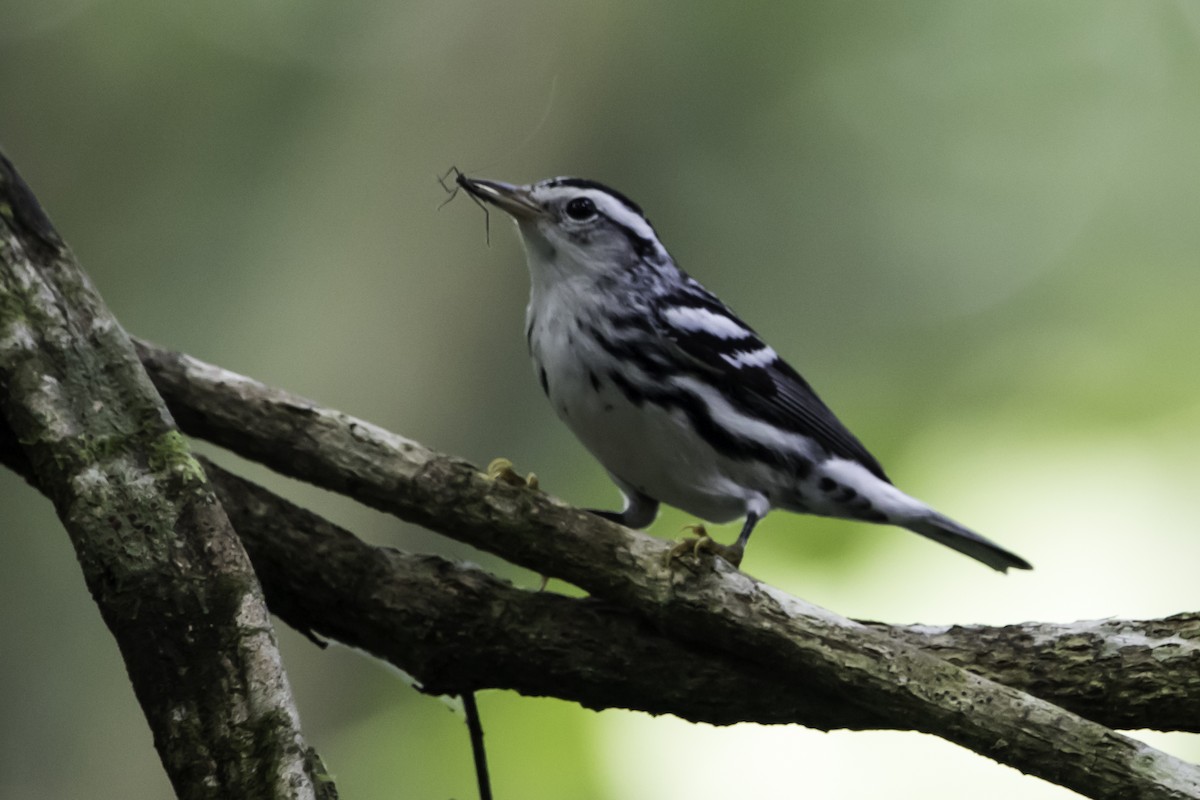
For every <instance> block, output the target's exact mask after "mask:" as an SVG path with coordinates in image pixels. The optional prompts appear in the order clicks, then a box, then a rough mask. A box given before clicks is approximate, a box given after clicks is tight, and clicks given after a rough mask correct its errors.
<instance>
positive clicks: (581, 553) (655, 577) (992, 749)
mask: <svg viewBox="0 0 1200 800" xmlns="http://www.w3.org/2000/svg"><path fill="white" fill-rule="evenodd" d="M141 353H142V356H143V360H144V361H145V363H146V364H147V366H148V368H149V370H150V372H151V375H152V376H153V379H154V381H155V383H156V385H157V386H158V387H159V390H160V391H161V392H162V393H163V396H164V397H165V398H166V399H167V400H168V402H169V403H170V404H171V406H172V408H173V409H174V410H175V413H176V415H177V418H178V419H179V420H180V424H181V425H182V426H183V427H184V429H185V430H188V431H189V432H192V433H194V434H195V435H198V436H202V437H204V438H207V439H209V440H211V441H214V442H217V443H219V444H222V445H224V446H227V447H229V448H230V449H232V450H234V451H236V452H238V453H240V454H242V455H244V456H247V457H249V458H253V459H256V460H258V461H261V462H263V463H265V464H268V465H270V466H272V467H273V468H275V469H277V470H278V471H280V472H282V473H284V474H287V475H292V476H294V477H297V478H301V479H304V480H308V481H310V482H312V483H315V484H317V485H320V486H324V487H325V488H328V489H332V490H333V491H338V492H341V493H344V494H348V495H349V496H351V497H354V498H356V499H358V500H361V501H362V502H365V503H367V504H369V505H372V506H374V507H376V508H379V509H381V510H384V511H388V512H390V513H393V514H395V515H396V516H398V517H400V518H402V519H406V520H409V521H411V522H415V523H417V524H420V525H424V526H426V527H428V528H430V529H432V530H436V531H439V532H442V533H444V534H446V535H448V536H451V537H453V538H455V539H458V540H460V541H463V542H467V543H469V544H472V545H474V546H476V547H479V548H480V549H483V550H487V551H489V552H492V553H495V554H497V555H499V556H501V557H503V558H505V559H507V560H509V561H511V562H513V563H515V564H519V565H521V566H525V567H528V568H530V569H533V570H536V571H538V572H541V573H543V574H548V575H553V576H556V577H559V578H562V579H564V580H567V581H569V582H571V583H574V584H576V585H578V586H580V587H582V588H584V589H585V590H587V591H588V592H590V593H592V594H594V595H596V596H597V597H600V598H602V599H605V600H609V601H612V602H615V603H618V604H620V605H622V606H624V607H626V608H628V609H631V610H632V611H634V612H635V613H636V614H638V615H639V616H640V617H641V618H642V619H643V620H645V621H646V622H647V623H648V624H650V625H652V626H656V627H658V628H660V629H662V630H666V631H669V632H670V633H671V634H672V635H673V636H676V637H679V638H681V639H684V640H686V641H690V642H692V643H700V644H704V645H705V646H709V647H714V648H716V649H719V650H722V651H724V652H729V653H737V654H739V656H740V657H742V658H745V659H747V660H750V661H754V662H756V663H758V664H761V665H764V666H766V667H768V668H769V669H771V670H774V671H777V672H778V673H779V674H785V675H788V676H790V677H791V678H792V679H793V680H801V679H802V680H805V681H807V682H808V684H809V685H810V686H811V687H813V690H814V691H815V692H821V693H828V694H829V695H830V696H835V697H839V698H841V699H842V700H843V701H844V702H847V703H850V704H852V705H856V706H859V707H860V708H864V709H869V710H870V711H871V712H872V713H874V714H877V715H878V716H880V717H882V718H884V719H887V720H891V721H892V722H891V723H890V724H892V725H894V726H898V727H905V728H911V729H914V730H920V731H925V732H927V733H933V734H935V735H938V736H941V737H943V738H945V739H948V740H950V741H953V742H956V743H958V744H961V745H963V746H965V747H967V748H969V749H972V750H975V751H976V752H979V753H982V754H984V755H987V756H989V757H991V758H994V759H996V760H997V761H1000V762H1002V763H1006V764H1009V765H1011V766H1014V767H1016V768H1018V769H1020V770H1022V771H1024V772H1028V773H1030V774H1033V775H1037V776H1040V777H1043V778H1045V779H1047V780H1050V781H1052V782H1054V783H1058V784H1061V785H1063V786H1067V787H1069V788H1072V789H1075V790H1076V791H1079V792H1080V793H1082V794H1085V795H1087V796H1090V797H1105V798H1127V797H1147V798H1151V797H1153V798H1158V797H1163V798H1167V797H1171V798H1182V797H1200V771H1198V770H1197V768H1196V767H1194V766H1193V765H1190V764H1187V763H1186V762H1183V761H1181V760H1179V759H1176V758H1173V757H1171V756H1168V755H1166V754H1164V753H1162V752H1160V751H1157V750H1155V749H1153V748H1150V747H1148V746H1146V745H1144V744H1142V743H1140V742H1137V741H1135V740H1133V739H1130V738H1128V737H1125V736H1122V735H1120V734H1117V733H1115V732H1113V731H1112V730H1110V729H1108V728H1106V727H1104V726H1102V725H1099V724H1097V723H1094V722H1090V721H1088V720H1085V719H1083V718H1081V717H1079V716H1078V715H1076V714H1073V713H1071V712H1069V711H1066V710H1065V709H1062V708H1060V707H1058V706H1055V705H1053V704H1051V703H1048V702H1046V701H1044V700H1040V699H1038V698H1035V697H1033V696H1031V695H1028V694H1026V693H1023V692H1021V691H1018V690H1016V689H1013V688H1010V687H1006V686H1003V685H1000V684H997V683H995V682H994V681H989V680H987V679H986V678H983V677H980V676H978V675H974V674H972V673H970V672H968V671H966V670H963V669H961V668H959V667H957V666H955V665H953V664H951V663H949V662H948V661H945V660H942V659H939V658H937V657H936V656H934V655H932V654H930V653H929V652H926V651H924V650H921V649H918V648H916V647H913V646H911V645H909V644H907V643H905V642H904V641H902V640H901V639H900V638H898V637H894V636H890V635H887V634H883V633H880V632H877V631H874V630H871V629H870V628H868V627H866V626H864V625H861V624H859V623H856V622H853V621H852V620H848V619H846V618H843V617H840V616H838V615H836V614H833V613H831V612H829V611H826V610H824V609H821V608H818V607H815V606H812V605H811V604H808V603H805V602H803V601H800V600H798V599H796V598H793V597H789V596H787V595H785V594H783V593H781V592H779V591H777V590H775V589H773V588H771V587H769V586H765V585H763V584H760V583H757V582H755V581H754V580H752V579H751V578H749V577H748V576H746V575H743V574H741V573H738V572H736V571H735V570H733V569H731V568H729V567H728V566H727V565H725V564H724V562H719V561H718V562H716V568H715V569H713V568H711V567H708V566H696V567H695V569H694V571H691V570H689V569H687V568H684V566H675V567H674V568H668V567H667V566H665V565H664V562H663V556H664V554H665V551H666V549H667V547H668V545H666V544H664V543H663V542H661V541H659V540H656V539H654V538H652V537H649V536H645V535H643V534H638V533H636V532H632V531H628V530H626V529H624V528H621V527H620V526H617V525H613V524H611V523H608V522H606V521H604V520H602V519H599V518H597V517H595V516H592V515H589V514H587V513H585V512H582V511H580V510H578V509H574V508H571V507H569V506H566V505H564V504H562V503H561V502H558V501H556V500H554V499H552V498H550V497H548V496H546V495H544V494H541V493H540V492H536V491H532V490H530V489H527V488H525V487H522V486H513V485H509V484H507V483H503V482H494V481H490V480H488V479H487V478H486V477H485V476H483V475H481V474H480V473H479V472H478V470H477V469H475V468H474V467H472V466H471V465H470V464H467V463H466V462H463V461H461V460H459V459H454V458H450V457H447V456H444V455H441V454H438V453H435V452H433V451H431V450H429V449H427V448H425V447H423V446H421V445H420V444H418V443H416V442H413V441H411V440H408V439H405V438H403V437H400V436H397V435H395V434H391V433H388V432H386V431H384V430H382V429H380V428H378V427H376V426H373V425H370V424H369V423H365V422H363V421H361V420H357V419H354V418H352V417H349V416H347V415H344V414H340V413H338V412H335V411H331V410H328V409H323V408H320V407H319V406H317V405H315V404H313V403H311V402H309V401H307V400H304V399H303V398H299V397H296V396H293V395H289V394H287V393H286V392H282V391H280V390H277V389H271V388H269V387H266V386H263V385H261V384H259V383H257V382H255V381H253V380H251V379H248V378H245V377H242V376H239V375H236V374H234V373H230V372H228V371H226V370H222V369H220V368H218V367H214V366H212V365H208V364H204V363H203V362H200V361H197V360H195V359H191V358H189V357H186V356H183V355H180V354H175V353H169V352H165V351H162V350H157V349H155V348H152V347H149V346H142V348H141ZM800 676H803V677H802V678H801V677H800Z"/></svg>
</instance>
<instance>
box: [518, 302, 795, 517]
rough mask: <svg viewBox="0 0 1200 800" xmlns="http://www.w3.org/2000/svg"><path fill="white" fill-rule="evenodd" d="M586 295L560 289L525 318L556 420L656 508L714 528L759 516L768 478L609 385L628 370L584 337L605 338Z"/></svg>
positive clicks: (679, 420) (682, 420)
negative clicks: (596, 333) (751, 512)
mask: <svg viewBox="0 0 1200 800" xmlns="http://www.w3.org/2000/svg"><path fill="white" fill-rule="evenodd" d="M584 288H585V287H582V286H580V285H578V284H576V285H572V284H571V283H569V282H562V283H559V284H557V285H555V286H554V287H552V288H550V289H548V290H546V291H543V292H536V291H535V293H534V295H533V297H532V298H531V301H530V306H529V309H528V312H527V316H526V324H527V325H528V326H530V327H529V342H530V355H531V356H532V358H533V365H534V371H535V373H536V374H537V376H538V379H539V381H541V382H542V384H543V386H544V387H545V389H546V394H547V396H548V398H549V399H550V402H551V404H552V405H553V406H554V410H555V413H557V414H558V416H559V418H560V419H562V420H563V422H565V423H566V424H567V427H569V428H570V429H571V431H572V432H573V433H574V434H575V436H576V437H578V439H579V440H580V442H582V443H583V445H584V446H585V447H586V448H587V449H588V450H589V451H590V452H591V453H592V455H593V456H595V457H596V459H597V460H598V461H600V463H601V464H602V465H603V466H604V468H605V469H607V470H608V471H609V472H610V473H611V474H612V475H614V476H615V477H617V478H619V479H620V480H622V481H624V482H625V483H628V484H630V485H632V486H633V487H635V488H636V489H637V490H638V491H640V492H642V493H644V494H646V495H648V496H650V497H653V498H654V499H656V500H660V501H662V502H664V503H666V504H668V505H672V506H675V507H677V508H681V509H683V510H684V511H687V512H689V513H691V514H695V515H696V516H698V517H701V518H703V519H706V520H711V521H714V522H726V521H729V520H732V519H736V518H738V517H740V516H743V515H745V513H746V511H747V510H748V508H749V507H753V508H754V509H755V510H756V511H757V512H758V513H765V512H766V509H767V508H768V507H769V504H768V503H767V502H766V499H765V497H764V495H763V494H762V492H761V491H760V490H759V487H763V486H765V485H767V484H769V483H770V482H771V481H769V480H767V477H766V476H764V475H748V474H745V473H746V471H747V470H748V469H751V468H752V467H749V466H748V465H746V464H741V463H731V462H730V461H729V460H728V459H725V458H723V457H722V456H720V455H719V454H718V453H717V452H716V451H715V450H714V449H713V448H712V447H711V446H709V445H708V443H707V442H706V441H704V439H703V438H701V437H700V436H698V435H697V434H695V433H694V432H693V430H692V428H691V426H690V425H689V424H688V421H687V418H686V416H685V414H684V412H683V411H682V410H680V409H674V408H672V409H668V408H663V407H661V406H658V405H655V404H653V403H648V402H643V403H642V404H641V405H635V404H634V403H632V402H631V401H630V400H629V399H628V398H627V397H626V396H625V394H624V393H623V392H622V391H621V389H620V388H619V387H618V386H617V385H616V384H615V383H614V382H613V380H612V377H611V374H612V372H613V371H616V372H617V373H618V374H627V373H628V371H629V370H630V369H631V367H630V365H628V364H622V363H619V362H618V361H617V360H616V359H614V358H613V356H612V355H611V354H610V353H608V352H607V351H606V350H604V349H603V347H601V346H600V345H599V344H598V343H597V342H596V340H595V339H594V338H593V337H592V336H591V335H590V333H589V328H590V327H592V326H595V327H598V328H600V330H602V331H603V330H604V327H603V317H602V316H601V315H600V314H599V313H598V309H597V308H596V307H595V304H594V301H593V300H592V295H588V294H585V293H584V292H583V289H584ZM750 486H753V487H756V488H754V489H750V488H747V487H750Z"/></svg>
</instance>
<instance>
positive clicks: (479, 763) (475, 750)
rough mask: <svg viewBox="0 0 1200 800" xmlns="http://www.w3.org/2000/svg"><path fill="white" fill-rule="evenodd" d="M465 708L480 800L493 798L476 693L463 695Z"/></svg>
mask: <svg viewBox="0 0 1200 800" xmlns="http://www.w3.org/2000/svg"><path fill="white" fill-rule="evenodd" d="M462 701H463V709H464V710H465V711H466V712H467V731H468V732H469V733H470V734H471V755H472V756H474V757H475V778H476V780H477V781H478V783H479V800H492V782H491V779H490V778H489V777H488V765H487V750H485V749H484V747H483V725H482V724H481V723H480V722H479V706H477V705H475V693H474V692H465V693H464V694H463V695H462Z"/></svg>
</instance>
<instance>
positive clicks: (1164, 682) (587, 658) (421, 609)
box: [205, 462, 1200, 731]
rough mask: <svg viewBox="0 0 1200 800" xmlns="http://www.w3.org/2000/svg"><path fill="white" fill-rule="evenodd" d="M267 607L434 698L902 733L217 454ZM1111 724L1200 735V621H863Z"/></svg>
mask: <svg viewBox="0 0 1200 800" xmlns="http://www.w3.org/2000/svg"><path fill="white" fill-rule="evenodd" d="M205 469H206V470H207V471H208V474H209V475H210V476H211V477H212V479H213V482H214V484H215V485H216V487H217V490H218V493H219V494H220V497H221V502H222V504H223V505H224V506H225V509H226V510H227V511H228V513H229V516H230V518H231V519H232V520H233V522H234V526H235V527H236V528H237V530H238V532H239V534H240V535H241V536H242V539H243V541H244V542H245V544H246V549H247V551H248V552H249V553H250V557H251V559H252V560H253V562H254V567H255V569H256V570H257V571H258V574H259V576H260V577H261V579H262V582H263V587H264V589H265V591H266V593H267V600H268V603H269V605H270V607H271V610H272V611H273V612H274V613H276V614H278V615H279V616H280V617H282V618H283V619H284V620H285V621H287V623H288V624H289V625H292V626H293V627H295V628H298V629H300V630H310V631H312V632H315V633H317V634H319V635H322V636H326V637H330V638H333V639H337V640H338V641H340V642H343V643H345V644H349V645H351V646H353V647H357V648H359V649H362V650H366V651H368V652H370V653H373V654H375V655H377V656H379V657H380V658H383V659H386V660H387V661H389V662H391V663H392V664H395V665H396V666H398V667H400V668H401V669H403V670H405V671H406V672H409V673H411V674H412V675H414V676H416V677H417V679H418V680H420V681H421V683H422V686H423V688H424V689H425V690H426V691H430V692H434V693H443V694H458V693H461V692H463V691H465V690H469V689H485V688H496V689H514V690H516V691H519V692H521V693H523V694H528V695H550V696H553V697H560V698H563V699H567V700H574V701H576V702H579V703H581V704H583V705H584V706H587V707H589V708H596V709H601V708H614V707H616V708H631V709H637V710H640V711H648V712H650V713H652V714H661V713H669V714H674V715H676V716H679V717H682V718H684V719H689V720H694V721H698V722H709V723H713V724H717V725H724V724H731V723H734V722H760V723H800V724H803V725H805V726H807V727H810V728H820V729H823V730H829V729H833V728H853V729H878V728H888V727H893V728H894V727H899V726H898V725H897V720H895V719H887V718H884V717H881V716H879V715H878V714H875V713H873V712H872V710H871V709H870V708H865V707H861V706H857V705H849V704H847V703H845V702H844V701H843V700H842V699H841V698H840V697H838V696H837V695H836V694H829V693H823V692H818V691H813V690H811V689H808V688H807V685H808V683H807V681H805V680H803V679H801V680H796V676H794V675H785V674H782V673H781V672H780V671H779V670H776V669H772V668H770V667H764V666H761V665H759V664H757V663H756V662H754V661H749V660H746V659H740V658H737V657H735V656H733V655H731V654H729V653H726V652H723V651H721V650H719V649H716V648H711V647H705V646H703V645H699V644H689V643H686V642H680V641H678V640H676V639H674V638H672V637H670V636H666V635H664V634H663V633H662V632H660V631H658V630H656V629H655V628H654V627H652V626H650V625H648V624H647V623H646V622H644V621H643V620H642V619H641V618H640V617H638V616H636V615H634V614H632V613H630V612H629V611H627V610H625V609H623V608H621V607H619V606H616V605H614V604H612V603H609V602H605V601H602V600H596V599H594V598H583V599H578V598H571V597H565V596H563V595H558V594H553V593H550V592H532V591H525V590H522V589H518V588H515V587H513V586H512V585H511V584H509V583H507V582H505V581H502V580H500V579H499V578H496V577H494V576H493V575H491V574H490V573H488V572H486V571H484V570H482V569H480V568H478V567H474V566H471V565H468V564H464V563H456V562H451V561H447V560H445V559H442V558H439V557H437V556H421V555H410V554H407V553H402V552H400V551H398V550H395V549H392V548H383V547H372V546H371V545H368V544H365V543H364V542H362V541H361V540H359V539H357V538H356V537H354V536H353V535H352V534H350V533H349V532H347V531H345V530H343V529H341V528H339V527H337V526H335V525H333V524H332V523H330V522H328V521H326V520H324V519H322V518H321V517H319V516H317V515H316V514H313V513H312V512H310V511H307V510H305V509H302V508H299V507H297V506H295V505H294V504H292V503H290V502H288V501H286V500H284V499H282V498H280V497H278V496H277V495H274V494H272V493H271V492H269V491H267V490H266V489H263V488H261V487H259V486H256V485H254V484H252V483H250V482H248V481H245V480H244V479H242V478H239V477H237V476H236V475H233V474H231V473H229V472H227V471H225V470H223V469H221V468H220V467H218V466H216V465H213V464H211V463H208V462H205ZM865 624H866V625H868V627H870V628H872V629H874V630H876V631H878V632H880V633H883V634H886V635H888V636H893V637H896V638H899V639H903V640H904V641H907V642H909V643H910V644H913V645H915V646H919V647H922V648H923V649H926V650H928V651H930V652H932V653H935V654H937V655H938V656H940V657H942V658H945V659H947V660H950V661H952V662H954V663H957V664H959V665H961V666H963V667H965V668H967V669H969V670H971V671H972V672H976V673H978V674H980V675H983V676H984V677H988V678H991V679H992V680H995V681H998V682H1000V683H1004V684H1006V685H1008V686H1012V687H1014V688H1017V689H1022V690H1025V691H1028V692H1030V693H1032V694H1036V695H1038V696H1039V697H1041V698H1042V699H1044V700H1049V701H1051V702H1053V703H1055V704H1057V705H1060V706H1063V707H1064V708H1067V709H1070V710H1072V711H1075V712H1076V713H1078V714H1081V715H1083V716H1086V717H1088V718H1089V719H1093V720H1095V721H1097V722H1101V723H1103V724H1106V725H1108V726H1110V727H1124V728H1154V729H1159V730H1184V731H1196V730H1200V614H1180V615H1178V616H1175V617H1171V618H1170V619H1165V620H1150V621H1134V620H1103V621H1097V622H1078V623H1074V624H1071V625H1051V624H1044V623H1027V624H1023V625H1007V626H1003V627H987V626H970V627H968V626H953V627H948V628H928V627H924V626H919V625H911V626H901V625H884V624H882V623H865Z"/></svg>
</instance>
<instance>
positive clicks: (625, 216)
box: [541, 186, 658, 242]
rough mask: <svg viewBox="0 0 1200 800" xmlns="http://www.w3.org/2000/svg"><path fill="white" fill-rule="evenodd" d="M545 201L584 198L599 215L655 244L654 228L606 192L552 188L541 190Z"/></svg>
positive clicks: (577, 188)
mask: <svg viewBox="0 0 1200 800" xmlns="http://www.w3.org/2000/svg"><path fill="white" fill-rule="evenodd" d="M541 191H542V192H544V193H545V194H544V197H545V198H546V199H547V200H565V199H567V198H570V197H586V198H588V199H589V200H591V201H592V202H593V203H595V204H596V208H597V210H599V211H600V213H601V214H603V215H604V216H606V217H608V218H609V219H611V220H612V221H613V222H615V223H617V224H618V225H622V226H624V227H626V228H629V229H630V230H631V231H633V232H634V233H635V234H637V235H638V236H640V237H641V238H643V239H646V240H648V241H651V242H657V241H658V236H657V235H655V233H654V228H652V227H650V223H648V222H646V218H645V217H643V216H642V215H641V214H639V213H637V212H636V211H634V210H633V209H631V208H629V207H628V206H627V205H625V204H624V203H622V202H621V201H620V200H618V199H617V198H615V197H613V196H612V195H610V194H609V193H608V192H604V191H601V190H600V189H590V188H580V187H578V186H552V187H547V188H544V189H542V190H541Z"/></svg>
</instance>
